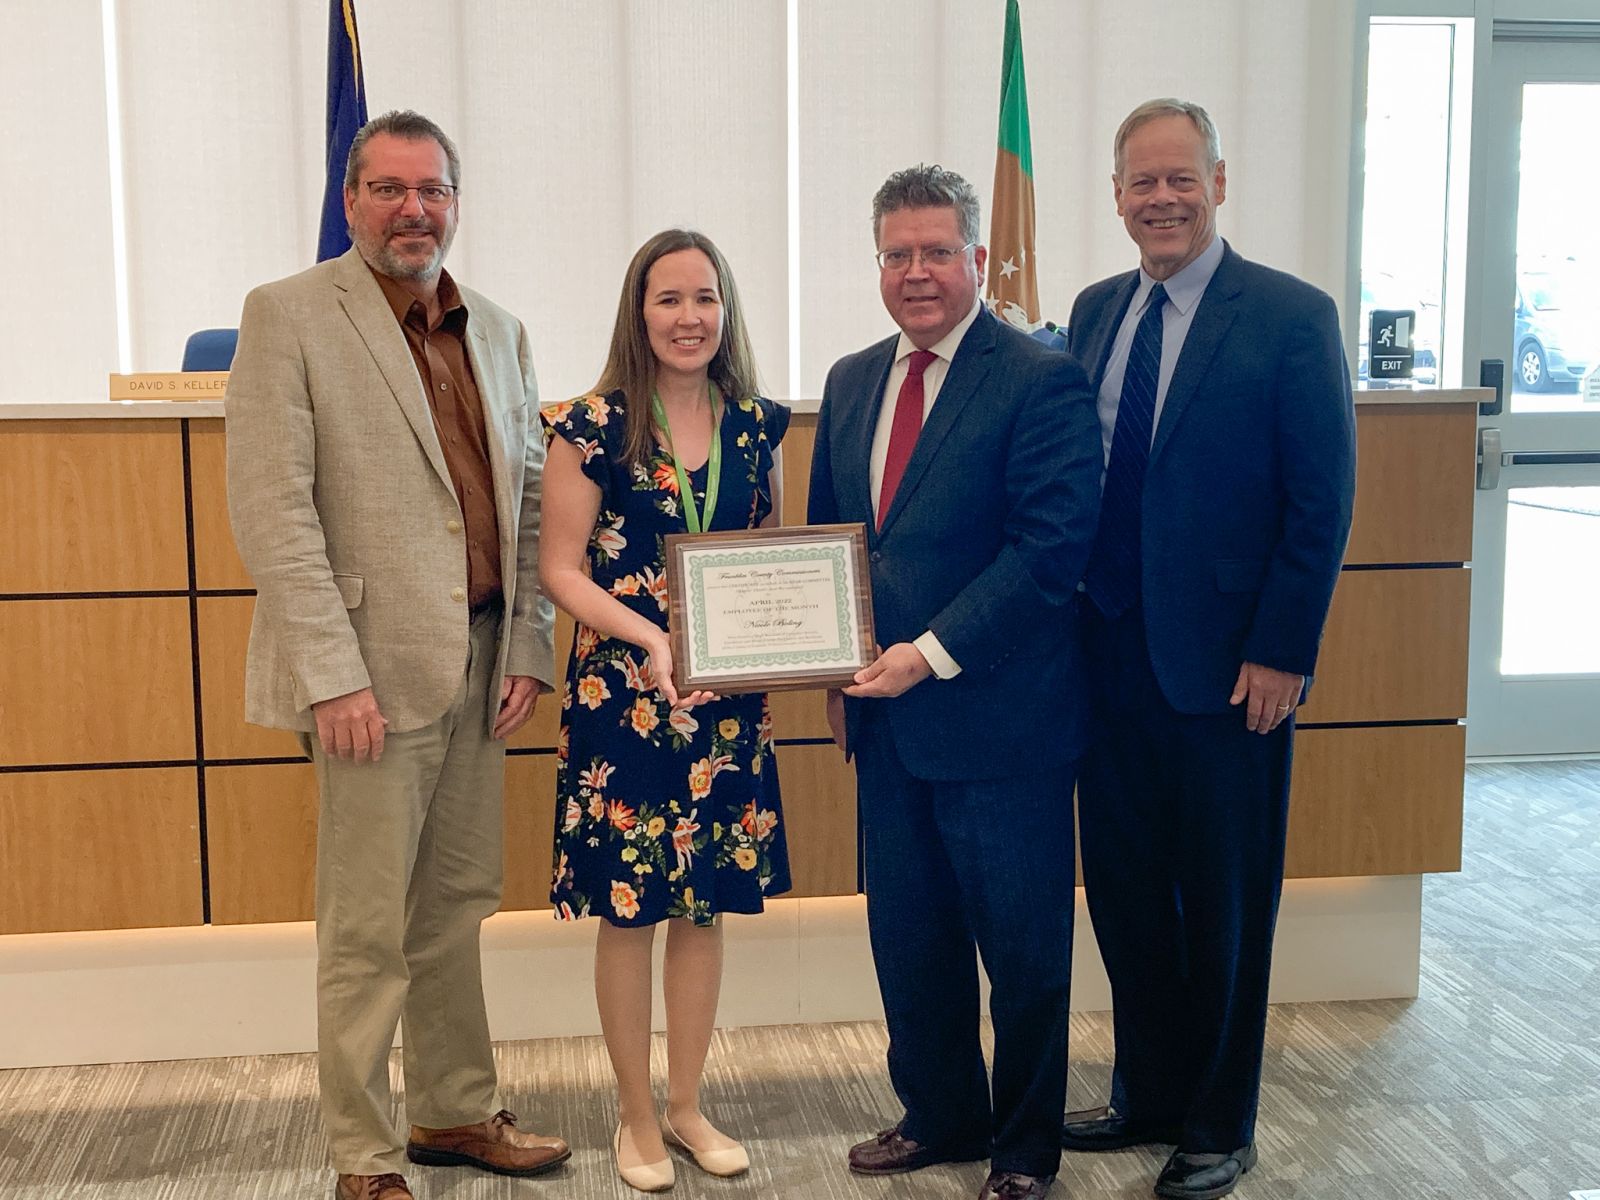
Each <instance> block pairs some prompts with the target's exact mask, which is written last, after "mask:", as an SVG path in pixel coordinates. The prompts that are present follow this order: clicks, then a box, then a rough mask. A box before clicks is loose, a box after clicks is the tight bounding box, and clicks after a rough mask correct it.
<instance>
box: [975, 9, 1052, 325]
mask: <svg viewBox="0 0 1600 1200" xmlns="http://www.w3.org/2000/svg"><path fill="white" fill-rule="evenodd" d="M1033 222H1034V215H1033V139H1032V137H1031V136H1030V134H1029V131H1028V82H1027V77H1026V75H1025V74H1024V72H1023V69H1022V15H1021V13H1020V12H1019V11H1018V9H1017V0H1006V35H1005V45H1004V48H1003V50H1002V52H1001V63H1000V136H999V145H998V147H997V148H996V151H995V160H994V203H993V207H992V208H991V210H990V213H989V280H988V284H987V286H986V288H985V290H984V295H985V297H986V299H987V300H988V302H989V307H990V308H992V309H993V310H994V313H995V315H996V316H998V317H1003V318H1004V319H1005V320H1007V321H1009V322H1010V323H1011V324H1013V325H1015V326H1017V327H1018V328H1019V329H1037V328H1038V327H1039V325H1040V323H1041V322H1040V316H1039V276H1038V272H1037V271H1036V270H1035V263H1034V252H1033Z"/></svg>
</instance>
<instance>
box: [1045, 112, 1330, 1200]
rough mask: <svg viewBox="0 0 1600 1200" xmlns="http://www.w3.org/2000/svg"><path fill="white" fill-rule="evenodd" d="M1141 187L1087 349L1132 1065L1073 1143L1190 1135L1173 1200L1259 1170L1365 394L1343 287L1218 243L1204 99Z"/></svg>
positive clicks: (1096, 557)
mask: <svg viewBox="0 0 1600 1200" xmlns="http://www.w3.org/2000/svg"><path fill="white" fill-rule="evenodd" d="M1113 182H1114V185H1115V190H1116V198H1117V211H1118V213H1119V214H1120V215H1121V216H1122V218H1123V221H1124V222H1125V224H1126V225H1127V228H1128V232H1129V234H1130V235H1131V236H1132V237H1133V240H1134V241H1135V242H1136V243H1137V244H1138V246H1139V252H1140V269H1139V270H1137V271H1134V272H1131V273H1129V274H1126V275H1118V276H1114V277H1113V278H1111V279H1107V280H1105V281H1103V282H1101V283H1097V284H1095V285H1094V286H1093V287H1090V288H1088V289H1086V290H1085V291H1084V292H1083V294H1082V295H1080V296H1079V297H1078V300H1077V302H1076V304H1075V305H1074V306H1073V310H1072V320H1071V322H1070V324H1069V325H1068V340H1069V349H1070V350H1071V352H1072V353H1073V354H1074V355H1076V356H1077V357H1078V358H1079V359H1080V361H1082V362H1083V363H1084V364H1085V365H1086V366H1088V368H1089V370H1090V373H1091V377H1092V379H1093V380H1094V383H1095V387H1096V390H1097V403H1098V407H1099V413H1100V423H1101V430H1102V436H1103V446H1104V452H1105V462H1106V474H1105V483H1104V490H1103V498H1102V504H1101V515H1100V528H1099V531H1098V532H1097V534H1096V537H1095V546H1094V551H1093V553H1092V555H1091V557H1090V562H1089V566H1088V568H1087V570H1086V572H1085V575H1084V590H1085V592H1086V594H1087V597H1088V599H1089V601H1090V603H1089V604H1086V605H1085V606H1084V607H1085V614H1084V634H1085V647H1086V658H1087V661H1088V667H1089V679H1090V684H1091V687H1092V689H1093V695H1094V702H1095V716H1096V730H1095V738H1094V741H1093V743H1092V745H1091V748H1090V749H1089V751H1088V753H1087V755H1086V756H1085V759H1084V762H1083V769H1082V774H1081V777H1080V780H1079V784H1078V811H1079V828H1080V832H1081V836H1082V838H1083V874H1084V883H1085V885H1086V887H1087V890H1088V900H1089V910H1090V914H1091V916H1092V917H1093V920H1094V928H1095V936H1096V938H1097V939H1098V941H1099V943H1100V949H1101V954H1102V956H1103V957H1104V959H1105V963H1106V970H1107V972H1108V974H1109V975H1110V978H1111V990H1112V1003H1113V1007H1114V1015H1113V1020H1114V1024H1115V1032H1116V1064H1115V1068H1114V1070H1113V1074H1112V1082H1111V1099H1110V1104H1109V1105H1108V1106H1107V1107H1106V1108H1103V1109H1096V1110H1091V1111H1085V1112H1081V1113H1071V1114H1068V1118H1067V1121H1066V1123H1065V1125H1064V1127H1063V1130H1062V1142H1063V1144H1064V1145H1065V1146H1066V1147H1067V1148H1069V1149H1074V1150H1109V1149H1115V1148H1118V1147H1121V1146H1129V1145H1136V1144H1139V1143H1144V1142H1155V1143H1175V1144H1176V1147H1177V1148H1176V1149H1175V1150H1174V1151H1173V1154H1172V1157H1171V1158H1170V1159H1168V1161H1167V1164H1166V1166H1165V1167H1164V1168H1163V1170H1162V1172H1161V1174H1160V1177H1159V1179H1158V1180H1157V1183H1156V1189H1155V1190H1156V1194H1157V1195H1161V1196H1173V1197H1192V1198H1201V1197H1215V1196H1221V1195H1225V1194H1226V1193H1228V1192H1230V1191H1232V1190H1233V1187H1234V1184H1235V1183H1236V1182H1237V1180H1238V1178H1239V1176H1240V1175H1242V1174H1243V1173H1244V1172H1245V1171H1247V1170H1249V1169H1250V1168H1251V1167H1252V1166H1253V1165H1254V1164H1255V1161H1256V1154H1255V1148H1254V1139H1255V1118H1256V1107H1257V1102H1258V1099H1259V1094H1260V1081H1261V1060H1262V1043H1263V1040H1264V1037H1265V1031H1266V1018H1267V979H1268V974H1269V970H1270V963H1271V952H1272V937H1273V928H1274V925H1275V923H1276V920H1277V909H1278V898H1279V894H1280V892H1281V890H1282V883H1283V857H1284V833H1285V827H1286V824H1287V819H1288V807H1289V764H1290V752H1291V748H1292V739H1293V731H1294V719H1293V713H1294V709H1295V707H1296V705H1298V704H1299V703H1300V701H1301V700H1302V699H1303V697H1304V694H1305V689H1306V688H1307V687H1308V686H1309V683H1310V679H1311V674H1312V669H1313V667H1314V666H1315V664H1316V658H1317V648H1318V644H1319V643H1320V641H1321V638H1322V627H1323V622H1324V620H1325V618H1326V616H1327V612H1328V604H1329V602H1330V600H1331V598H1332V595H1333V587H1334V583H1335V582H1336V581H1337V579H1338V577H1339V566H1340V561H1341V559H1342V558H1343V556H1344V547H1345V540H1346V537H1347V536H1348V534H1349V531H1350V511H1351V505H1352V502H1353V499H1354V494H1355V438H1354V428H1355V421H1354V410H1353V409H1352V407H1351V397H1350V379H1349V373H1348V370H1347V368H1346V365H1345V357H1344V350H1343V347H1342V345H1341V343H1340V337H1339V321H1338V316H1337V313H1336V312H1335V309H1334V305H1333V301H1332V300H1330V299H1329V298H1328V297H1327V296H1326V295H1325V294H1324V293H1322V292H1320V291H1318V290H1317V289H1316V288H1313V287H1311V286H1310V285H1308V284H1306V283H1302V282H1301V281H1300V280H1297V279H1295V278H1293V277H1292V276H1289V275H1285V274H1283V273H1281V272H1279V271H1273V270H1269V269H1268V268H1266V267H1262V266H1257V265H1256V264H1254V263H1250V262H1246V261H1245V260H1244V259H1242V258H1240V257H1239V255H1238V254H1236V253H1234V251H1233V250H1232V248H1231V247H1229V246H1227V245H1226V244H1225V243H1224V242H1223V241H1222V240H1221V239H1220V238H1218V237H1217V235H1216V222H1215V213H1216V206H1217V205H1218V204H1221V203H1222V201H1223V199H1224V198H1225V195H1226V185H1227V180H1226V174H1225V168H1224V164H1223V162H1222V159H1221V154H1220V148H1219V146H1218V142H1217V134H1216V128H1215V126H1214V125H1213V124H1212V123H1211V118H1210V117H1209V116H1207V115H1206V113H1205V110H1204V109H1201V108H1200V107H1199V106H1198V105H1193V104H1188V103H1186V102H1183V101H1177V100H1155V101H1150V102H1148V103H1147V104H1144V105H1141V106H1140V107H1139V108H1137V109H1135V110H1134V112H1133V113H1132V114H1131V115H1130V116H1129V117H1128V119H1127V120H1126V121H1124V122H1123V124H1122V127H1121V129H1120V130H1118V132H1117V137H1116V172H1115V174H1114V176H1113Z"/></svg>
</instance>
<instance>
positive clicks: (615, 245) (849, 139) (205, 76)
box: [0, 0, 1355, 401]
mask: <svg viewBox="0 0 1600 1200" xmlns="http://www.w3.org/2000/svg"><path fill="white" fill-rule="evenodd" d="M797 2H798V3H799V21H798V27H799V62H800V88H799V95H800V101H799V129H800V135H799V136H800V146H799V164H800V165H799V173H798V186H799V196H800V200H799V210H798V224H799V236H800V246H801V253H800V268H799V275H800V279H799V295H800V303H799V308H800V312H799V314H798V316H799V320H800V342H799V344H800V348H801V349H800V358H801V362H800V381H801V383H800V392H801V394H802V396H809V397H813V398H814V397H815V396H816V395H817V394H818V393H819V392H820V390H821V386H822V379H823V376H824V375H825V373H826V371H827V368H828V366H829V364H830V363H831V362H832V361H833V360H834V358H836V357H837V356H838V355H840V354H842V353H845V352H846V351H848V350H851V349H855V348H857V347H859V346H861V345H864V344H865V343H867V342H868V341H871V340H874V339H875V338H877V337H879V336H881V335H882V334H883V333H885V332H887V329H888V325H887V318H886V317H885V316H884V314H883V312H882V310H881V308H880V306H879V304H878V300H877V294H876V287H875V274H874V269H873V267H872V263H871V257H870V256H871V251H872V245H871V238H870V229H869V226H868V220H867V214H868V210H869V204H870V201H871V196H872V193H873V191H874V190H875V189H876V188H877V186H878V184H879V183H880V182H881V181H882V179H883V177H884V175H886V174H887V173H888V172H889V171H891V170H893V169H895V168H897V167H901V166H905V165H907V164H910V163H914V162H918V161H929V162H932V161H938V162H943V163H944V164H945V165H946V166H949V167H951V168H953V169H955V170H958V171H961V172H962V173H963V174H966V175H967V176H968V177H969V178H970V179H971V180H972V181H973V183H974V184H975V185H976V186H977V187H978V189H979V192H980V194H981V195H982V196H983V197H985V199H987V196H988V194H989V191H990V187H991V183H992V174H993V170H994V141H995V126H996V118H997V104H998V89H999V67H1000V37H1001V26H1002V19H1003V12H1004V4H1003V0H874V2H873V3H861V2H860V0H797ZM1022 10H1023V36H1024V44H1025V52H1026V62H1027V70H1028V85H1029V99H1030V103H1031V108H1032V114H1033V141H1034V162H1035V171H1036V177H1037V195H1038V204H1039V253H1040V261H1041V271H1042V279H1041V289H1040V290H1041V295H1042V298H1043V301H1044V307H1045V311H1046V313H1047V314H1048V315H1050V316H1052V317H1053V318H1055V319H1058V320H1060V319H1064V318H1065V316H1066V313H1067V310H1068V308H1069V306H1070V304H1071V301H1072V297H1073V296H1074V295H1075V294H1076V292H1077V290H1078V289H1079V288H1080V287H1082V286H1083V285H1084V284H1086V283H1089V282H1092V281H1093V280H1095V279H1097V278H1100V277H1102V276H1103V275H1106V274H1109V273H1111V272H1112V271H1116V270H1121V269H1124V268H1126V267H1128V266H1130V265H1131V264H1132V262H1133V253H1132V248H1131V246H1130V244H1129V243H1128V241H1127V238H1126V235H1125V234H1124V233H1123V231H1122V229H1121V226H1120V223H1119V222H1118V221H1117V220H1116V217H1115V214H1114V212H1113V209H1112V205H1111V197H1110V187H1109V181H1108V180H1109V173H1110V141H1111V135H1112V133H1113V131H1114V130H1115V128H1116V125H1117V123H1118V121H1119V120H1120V119H1121V117H1122V116H1123V114H1124V113H1125V112H1126V111H1127V110H1128V109H1129V108H1131V107H1132V106H1133V105H1134V104H1136V103H1138V102H1139V101H1141V100H1143V99H1146V98H1148V97H1150V96H1153V95H1162V94H1177V95H1183V96H1186V97H1189V98H1191V99H1195V100H1198V101H1200V102H1201V103H1203V104H1205V105H1207V107H1209V108H1210V109H1211V111H1212V113H1213V115H1214V116H1215V117H1216V119H1217V121H1218V123H1219V125H1220V127H1221V130H1222V136H1223V144H1224V152H1225V154H1226V157H1227V159H1228V164H1229V179H1230V188H1229V199H1228V202H1227V203H1226V204H1225V205H1224V207H1223V209H1222V210H1221V214H1220V215H1221V225H1222V230H1223V233H1224V235H1225V236H1228V237H1230V238H1231V239H1233V240H1234V241H1235V243H1236V244H1237V245H1238V247H1239V249H1240V250H1241V251H1243V252H1244V253H1245V254H1247V255H1249V256H1252V257H1256V258H1260V259H1262V260H1264V261H1267V262H1270V263H1272V264H1274V265H1277V266H1280V267H1283V268H1285V269H1287V270H1290V271H1294V272H1296V273H1298V274H1301V275H1303V276H1305V277H1306V278H1308V279H1310V280H1312V281H1313V282H1315V283H1317V284H1319V285H1320V286H1322V287H1324V288H1327V289H1328V290H1330V291H1332V292H1334V294H1335V295H1336V296H1337V295H1338V292H1339V289H1340V287H1342V284H1343V280H1344V278H1345V260H1346V248H1345V230H1346V226H1347V220H1346V208H1347V197H1348V194H1349V188H1348V179H1347V176H1348V163H1349V144H1350V143H1349V138H1350V128H1349V126H1350V112H1351V100H1350V85H1351V79H1352V76H1353V71H1352V67H1351V52H1352V46H1353V44H1354V21H1355V5H1354V0H1209V2H1208V3H1205V4H1192V3H1186V2H1181V0H1124V2H1117V0H1073V2H1071V3H1069V2H1067V0H1023V5H1022ZM103 14H104V15H106V16H108V17H109V18H110V21H111V23H112V24H113V27H114V30H115V37H114V39H112V41H111V45H112V46H113V48H114V55H115V64H114V65H115V67H116V71H117V77H118V86H117V88H116V91H115V93H114V95H113V97H112V98H113V100H114V102H115V104H114V107H115V109H116V111H117V112H118V113H119V122H118V132H119V133H120V138H121V143H122V148H123V154H122V159H123V163H124V166H123V170H122V179H121V182H122V185H123V189H124V193H125V199H124V202H123V205H122V213H123V216H124V218H125V224H126V228H127V251H126V263H127V276H128V293H129V313H128V354H129V358H130V365H131V367H132V368H133V369H135V370H170V369H175V368H176V366H177V365H178V359H179V355H180V353H181V348H182V344H183V339H184V337H185V336H186V335H187V334H188V333H189V332H190V331H192V330H194V329H198V328H203V327H206V326H211V325H232V324H234V323H236V321H237V319H238V311H239V306H240V303H241V301H242V299H243V296H244V293H245V292H246V291H247V290H248V289H249V288H250V287H251V286H252V285H254V284H256V283H259V282H262V281H264V280H266V279H270V278H275V277H277V276H281V275H285V274H288V273H290V272H292V271H295V270H298V269H300V268H302V267H304V266H308V265H310V262H311V260H312V258H313V256H314V246H315V241H316V218H317V213H318V204H319V198H320V189H321V180H322V173H323V168H322V159H323V141H322V137H323V135H322V123H323V111H322V109H323V90H324V72H325V69H326V67H325V58H324V54H325V29H326V22H327V6H326V3H325V2H324V0H284V2H282V3H278V4H273V5H262V4H256V5H243V4H216V3H214V2H211V0H5V3H4V8H3V10H0V21H3V28H4V36H3V37H0V111H4V112H5V113H6V114H7V115H6V120H5V121H4V122H3V124H0V161H3V162H5V163H6V164H7V165H8V172H11V171H15V172H16V174H15V175H14V176H13V177H14V178H21V179H23V180H25V181H26V187H25V188H24V190H25V191H26V193H27V194H26V195H25V196H24V197H22V198H21V199H20V201H13V202H12V203H11V204H10V205H9V206H8V213H9V215H10V217H11V221H10V222H9V230H8V232H9V233H10V235H11V236H10V238H9V239H8V245H9V248H10V250H11V254H10V256H9V260H10V263H11V264H12V265H13V267H14V270H13V272H12V277H11V279H10V280H8V285H9V286H8V287H7V288H5V289H4V296H3V298H0V338H4V339H5V340H6V342H7V343H8V344H13V343H12V339H14V338H19V337H22V336H24V335H23V332H22V331H24V330H25V331H26V335H25V336H26V339H27V340H26V342H25V343H22V342H18V343H15V344H16V345H19V346H20V345H22V344H26V346H27V349H28V352H27V353H26V354H7V355H6V356H5V357H6V361H7V364H8V367H7V370H6V371H5V372H4V373H0V401H34V400H43V399H92V398H96V397H99V396H103V395H104V386H105V385H104V374H105V372H107V371H109V370H116V369H117V359H118V353H119V349H118V336H117V315H116V304H115V297H116V272H115V255H114V252H113V242H112V236H111V229H112V225H113V204H114V200H113V197H114V194H115V190H114V189H113V187H112V180H111V174H110V169H109V166H108V162H109V155H108V147H109V145H110V140H109V138H108V129H107V109H108V106H107V103H106V94H105V78H106V62H105V56H104V55H103V53H102V30H103ZM359 15H360V19H361V34H362V49H363V53H364V59H365V66H366V79H367V86H368V93H369V105H370V108H371V110H372V111H373V112H374V113H377V112H379V111H382V110H383V109H386V108H391V107H415V108H418V109H421V110H422V111H424V112H427V113H429V114H430V115H432V116H433V117H435V119H437V120H439V121H440V123H441V124H442V125H444V126H445V128H446V129H448V130H450V131H451V132H452V134H453V135H454V136H455V137H456V138H457V140H458V142H459V143H460V147H461V151H462V156H463V159H464V178H463V183H464V192H463V198H462V205H463V218H462V226H461V233H460V236H459V238H458V240H457V243H456V247H455V250H454V251H453V254H452V258H451V268H452V270H453V271H454V272H455V273H456V274H457V275H459V276H460V277H461V278H462V279H463V280H464V281H466V282H468V283H470V284H472V285H473V286H476V287H478V288H479V289H480V290H482V291H485V292H487V293H488V294H490V295H492V296H494V297H495V298H496V299H498V300H499V301H501V302H502V303H504V304H506V305H507V306H508V307H510V308H511V309H512V310H513V311H515V312H516V313H518V314H519V315H520V316H522V317H523V318H524V319H525V320H526V321H527V322H528V325H529V328H530V330H531V331H532V334H533V337H534V342H535V347H536V349H537V351H538V353H539V360H540V375H541V379H542V383H543V390H544V393H545V394H546V395H547V396H561V395H567V394H571V393H573V392H576V391H578V390H581V389H582V388H584V387H586V386H588V385H589V384H590V383H591V382H592V381H593V378H594V376H595V375H596V373H597V372H598V369H599V366H600V359H601V356H602V354H603V352H604V348H605V344H606V341H607V339H608V337H609V331H610V323H611V320H612V316H613V313H614V309H615V303H616V289H617V286H618V284H619V282H620V279H621V274H622V270H623V267H624V266H625V265H626V262H627V259H628V257H629V255H630V254H631V253H632V251H633V249H634V248H635V247H636V246H637V245H638V244H639V242H641V241H642V240H643V239H644V238H645V237H647V236H648V235H649V234H651V233H653V232H654V231H655V230H657V229H659V228H662V227H663V226H665V225H668V224H673V223H687V224H692V225H696V226H698V227H699V228H701V229H704V230H705V231H706V232H707V233H709V234H710V235H711V236H712V237H713V238H715V239H716V240H717V241H718V243H719V244H720V245H721V246H722V248H723V249H724V251H725V252H726V253H727V254H728V256H729V258H730V260H731V261H732V263H733V266H734V269H735V273H736V274H737V276H738V279H739V283H740V288H741V291H742V292H743V293H744V298H745V302H746V310H747V312H748V314H749V316H750V320H751V323H752V326H753V328H752V333H753V335H754V339H755V343H756V349H757V353H758V356H759V358H760V361H761V365H762V374H763V377H764V379H765V381H766V384H767V387H768V389H769V391H771V392H772V393H773V394H775V395H778V396H785V395H787V393H788V392H789V391H790V386H789V379H790V363H789V361H788V347H789V321H790V316H791V314H790V312H789V303H788V296H789V278H788V252H787V246H788V237H789V212H788V195H789V183H790V181H789V179H788V175H787V151H788V146H787V111H786V74H785V63H786V50H787V47H786V20H787V15H788V0H682V2H679V3H674V4H671V5H661V4H644V3H630V2H629V0H539V2H538V3H531V4H530V3H522V2H517V0H475V2H474V3H472V4H455V5H442V4H436V5H420V6H418V5H394V4H384V3H375V2H373V0H362V2H361V3H360V4H359ZM18 164H23V167H22V169H21V170H20V171H17V165H18ZM16 268H20V269H16ZM35 347H37V351H36V350H35Z"/></svg>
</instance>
